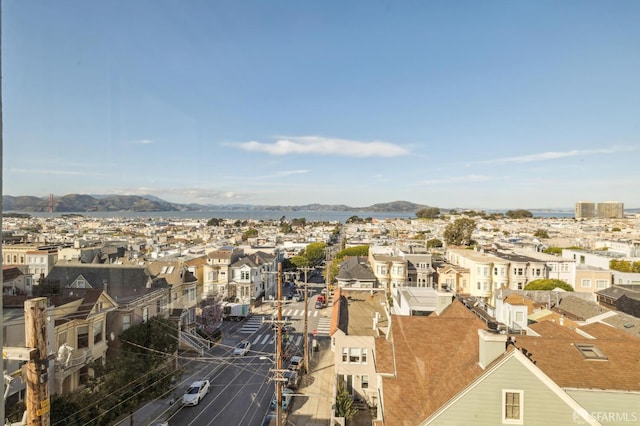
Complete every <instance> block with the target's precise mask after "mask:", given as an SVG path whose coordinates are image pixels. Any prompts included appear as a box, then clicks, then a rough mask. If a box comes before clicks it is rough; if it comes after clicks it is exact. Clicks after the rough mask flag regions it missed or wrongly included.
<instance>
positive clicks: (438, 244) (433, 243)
mask: <svg viewBox="0 0 640 426" xmlns="http://www.w3.org/2000/svg"><path fill="white" fill-rule="evenodd" d="M434 247H442V241H440V240H439V239H437V238H432V239H430V240H429V241H427V248H434Z"/></svg>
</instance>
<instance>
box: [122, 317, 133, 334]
mask: <svg viewBox="0 0 640 426" xmlns="http://www.w3.org/2000/svg"><path fill="white" fill-rule="evenodd" d="M129 327H131V315H128V314H127V315H123V316H122V331H125V330H128V329H129Z"/></svg>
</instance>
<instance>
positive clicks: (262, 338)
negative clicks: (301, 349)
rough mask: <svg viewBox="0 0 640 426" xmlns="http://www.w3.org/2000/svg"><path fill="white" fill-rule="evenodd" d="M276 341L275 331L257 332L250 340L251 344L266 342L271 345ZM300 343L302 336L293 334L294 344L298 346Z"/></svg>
mask: <svg viewBox="0 0 640 426" xmlns="http://www.w3.org/2000/svg"><path fill="white" fill-rule="evenodd" d="M275 342H276V336H275V333H262V334H257V335H256V336H255V337H254V339H253V342H251V344H252V345H254V346H255V345H266V344H267V343H268V344H270V345H272V344H274V343H275ZM301 343H302V336H294V337H293V344H294V345H296V346H300V344H301Z"/></svg>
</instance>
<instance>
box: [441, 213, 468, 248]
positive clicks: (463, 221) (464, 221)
mask: <svg viewBox="0 0 640 426" xmlns="http://www.w3.org/2000/svg"><path fill="white" fill-rule="evenodd" d="M475 229H476V222H475V221H473V220H471V219H469V218H466V217H461V218H458V219H456V220H455V221H453V222H452V223H450V224H448V225H447V227H446V228H445V230H444V234H443V237H444V240H445V241H446V242H447V244H453V245H456V246H468V245H469V244H471V234H473V231H474V230H475Z"/></svg>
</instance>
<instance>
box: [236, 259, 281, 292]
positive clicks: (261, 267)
mask: <svg viewBox="0 0 640 426" xmlns="http://www.w3.org/2000/svg"><path fill="white" fill-rule="evenodd" d="M276 259H277V257H276V256H275V255H272V254H268V253H265V252H262V251H257V252H255V253H252V254H250V255H248V256H245V257H243V258H240V259H239V260H237V261H236V262H234V263H233V264H231V265H230V266H229V273H230V277H229V278H230V282H229V284H230V287H232V288H233V289H234V290H235V291H234V294H235V296H236V299H238V300H239V301H240V302H241V303H252V302H255V301H256V300H258V299H261V298H262V297H264V296H269V295H273V294H274V293H275V290H276V286H275V284H274V281H275V280H277V277H276V276H275V275H276V274H275V272H276V271H277V266H276Z"/></svg>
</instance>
